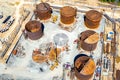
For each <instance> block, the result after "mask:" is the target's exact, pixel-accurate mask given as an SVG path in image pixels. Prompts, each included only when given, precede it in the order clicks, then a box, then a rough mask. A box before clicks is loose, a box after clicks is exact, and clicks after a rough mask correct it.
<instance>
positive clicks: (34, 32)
mask: <svg viewBox="0 0 120 80" xmlns="http://www.w3.org/2000/svg"><path fill="white" fill-rule="evenodd" d="M25 30H26V34H27V36H28V38H30V39H31V40H37V39H39V38H41V37H42V36H43V32H44V25H43V24H42V23H40V22H39V21H36V20H32V21H29V22H28V23H27V24H26V25H25Z"/></svg>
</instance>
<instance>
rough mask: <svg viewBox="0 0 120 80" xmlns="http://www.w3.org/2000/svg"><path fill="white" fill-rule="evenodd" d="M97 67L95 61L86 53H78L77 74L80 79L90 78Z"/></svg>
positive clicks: (75, 67) (75, 64) (75, 59)
mask: <svg viewBox="0 0 120 80" xmlns="http://www.w3.org/2000/svg"><path fill="white" fill-rule="evenodd" d="M95 69H96V65H95V62H94V60H93V59H92V58H90V57H89V56H87V55H85V54H78V55H77V56H76V57H75V58H74V70H75V76H76V77H77V79H78V80H90V79H91V78H92V76H93V74H94V71H95Z"/></svg>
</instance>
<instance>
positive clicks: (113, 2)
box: [100, 0, 120, 6]
mask: <svg viewBox="0 0 120 80" xmlns="http://www.w3.org/2000/svg"><path fill="white" fill-rule="evenodd" d="M100 1H101V2H108V3H111V4H115V3H117V5H119V6H120V0H100Z"/></svg>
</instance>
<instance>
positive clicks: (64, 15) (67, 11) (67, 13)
mask: <svg viewBox="0 0 120 80" xmlns="http://www.w3.org/2000/svg"><path fill="white" fill-rule="evenodd" d="M76 12H77V10H76V9H74V8H73V7H70V6H65V7H62V8H61V9H60V16H61V17H60V20H61V22H62V23H64V24H71V23H73V22H74V20H75V17H76Z"/></svg>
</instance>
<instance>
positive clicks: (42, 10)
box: [34, 3, 52, 20]
mask: <svg viewBox="0 0 120 80" xmlns="http://www.w3.org/2000/svg"><path fill="white" fill-rule="evenodd" d="M34 13H35V16H36V18H39V19H40V20H46V19H49V18H50V17H51V13H52V8H51V7H50V5H49V4H48V3H40V4H38V5H36V10H35V11H34Z"/></svg>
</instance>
